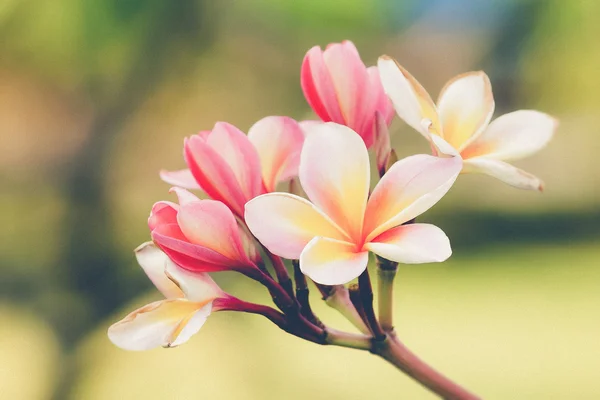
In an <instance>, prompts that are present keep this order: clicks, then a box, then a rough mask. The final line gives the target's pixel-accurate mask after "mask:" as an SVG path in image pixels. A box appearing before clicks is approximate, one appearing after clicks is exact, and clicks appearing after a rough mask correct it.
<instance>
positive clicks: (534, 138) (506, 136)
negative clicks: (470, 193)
mask: <svg viewBox="0 0 600 400" xmlns="http://www.w3.org/2000/svg"><path fill="white" fill-rule="evenodd" d="M557 126H558V121H557V120H556V119H555V118H553V117H551V116H549V115H548V114H544V113H541V112H539V111H533V110H519V111H514V112H511V113H508V114H505V115H503V116H501V117H499V118H497V119H495V120H494V121H492V123H491V124H490V126H489V127H488V128H487V129H486V130H485V132H484V133H483V134H482V135H481V136H480V137H479V138H478V139H477V140H476V141H474V142H473V143H472V144H471V145H469V146H467V148H465V149H464V151H463V157H464V158H465V159H467V158H474V157H479V156H485V157H486V158H493V159H496V160H514V159H517V158H523V157H526V156H529V155H531V154H533V153H535V152H537V151H538V150H540V149H541V148H542V147H544V146H545V145H546V144H547V143H548V142H549V141H550V139H551V138H552V135H553V134H554V131H555V130H556V128H557Z"/></svg>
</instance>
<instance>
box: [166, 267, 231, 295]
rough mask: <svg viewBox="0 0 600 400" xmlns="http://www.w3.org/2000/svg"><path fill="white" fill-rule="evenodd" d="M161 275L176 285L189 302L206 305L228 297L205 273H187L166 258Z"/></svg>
mask: <svg viewBox="0 0 600 400" xmlns="http://www.w3.org/2000/svg"><path fill="white" fill-rule="evenodd" d="M163 275H165V276H166V277H167V279H169V280H170V281H171V283H172V284H174V285H176V286H177V287H178V288H179V290H180V291H181V292H183V294H184V295H185V298H186V299H187V300H189V301H193V302H200V303H203V302H204V303H206V302H207V301H212V300H214V299H216V298H220V297H227V296H228V295H227V294H225V292H223V291H222V290H221V288H220V287H219V286H218V285H217V284H216V283H215V281H213V279H212V278H211V277H210V275H208V274H207V273H204V272H190V271H187V270H185V269H183V268H180V267H179V266H178V265H177V264H175V263H174V262H173V261H171V260H169V259H168V258H167V262H166V267H165V269H164V271H163Z"/></svg>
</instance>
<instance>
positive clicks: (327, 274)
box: [300, 237, 369, 285]
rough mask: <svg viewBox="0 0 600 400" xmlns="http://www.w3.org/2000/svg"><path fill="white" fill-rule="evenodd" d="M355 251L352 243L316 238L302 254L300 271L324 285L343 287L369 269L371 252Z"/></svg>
mask: <svg viewBox="0 0 600 400" xmlns="http://www.w3.org/2000/svg"><path fill="white" fill-rule="evenodd" d="M354 250H355V246H354V245H353V244H351V243H348V242H343V241H340V240H335V239H329V238H322V237H316V238H314V239H313V240H311V241H310V242H309V243H308V244H307V245H306V247H305V248H304V251H302V254H300V269H301V270H302V272H303V273H304V274H306V275H308V277H310V279H312V280H313V281H315V282H317V283H320V284H322V285H343V284H345V283H348V282H350V281H351V280H352V279H354V278H357V277H358V276H359V275H360V274H361V273H362V272H363V271H364V270H365V268H367V263H368V261H369V252H367V251H362V252H355V251H354Z"/></svg>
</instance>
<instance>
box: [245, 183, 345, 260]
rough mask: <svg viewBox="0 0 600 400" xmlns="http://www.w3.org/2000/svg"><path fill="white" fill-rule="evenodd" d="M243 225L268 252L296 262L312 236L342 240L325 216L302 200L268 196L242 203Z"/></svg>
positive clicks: (272, 194)
mask: <svg viewBox="0 0 600 400" xmlns="http://www.w3.org/2000/svg"><path fill="white" fill-rule="evenodd" d="M245 219H246V223H247V224H248V227H249V228H250V231H251V232H252V233H253V234H254V236H256V238H257V239H258V240H259V241H260V242H261V243H262V244H263V245H264V246H265V247H266V248H267V249H269V251H271V252H272V253H274V254H276V255H278V256H281V257H284V258H288V259H298V258H299V257H300V253H301V252H302V250H303V249H304V247H305V246H306V245H307V244H308V242H309V241H310V240H311V239H313V238H314V237H315V236H326V237H331V238H336V239H345V238H346V236H345V235H344V234H343V233H342V231H341V229H340V228H338V227H336V225H335V223H334V222H333V221H331V219H330V218H329V217H327V216H326V215H325V214H323V213H322V212H321V211H319V210H318V209H317V208H316V207H315V206H314V205H312V204H311V203H310V202H308V201H306V200H305V199H303V198H302V197H299V196H296V195H292V194H287V193H269V194H265V195H262V196H258V197H256V198H254V199H252V200H250V201H249V202H248V203H246V214H245Z"/></svg>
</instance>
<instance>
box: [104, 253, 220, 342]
mask: <svg viewBox="0 0 600 400" xmlns="http://www.w3.org/2000/svg"><path fill="white" fill-rule="evenodd" d="M135 254H136V257H137V260H138V263H139V264H140V266H141V267H142V268H143V270H144V272H146V275H148V278H150V280H151V281H152V283H154V286H156V288H157V289H158V290H159V291H160V292H161V293H162V294H163V295H164V296H165V299H164V300H160V301H155V302H153V303H150V304H147V305H145V306H143V307H141V308H139V309H137V310H135V311H133V312H132V313H130V314H129V315H127V316H126V317H125V318H123V319H122V320H121V321H119V322H117V323H115V324H114V325H112V326H111V327H110V328H109V329H108V337H109V339H110V340H111V341H112V342H113V343H114V344H115V345H117V346H119V347H121V348H123V349H125V350H149V349H152V348H155V347H159V346H162V347H175V346H178V345H180V344H182V343H185V342H186V341H187V340H188V339H189V338H190V337H191V336H192V335H193V334H195V333H196V332H198V331H199V330H200V328H201V327H202V325H204V322H205V321H206V319H207V318H208V316H209V315H210V313H211V311H218V310H219V309H220V308H221V307H222V306H226V304H227V303H228V301H229V299H232V297H231V296H229V295H228V294H227V293H225V292H223V291H222V290H221V289H220V288H219V287H218V286H217V284H216V283H215V282H214V281H213V280H212V279H211V278H210V276H208V274H205V273H191V272H187V271H185V270H183V269H181V268H179V267H178V266H177V265H175V264H174V263H173V262H172V261H171V260H169V258H168V257H167V256H166V254H165V253H163V252H162V251H161V250H160V249H159V248H158V247H156V246H155V245H154V244H153V243H151V242H148V243H144V244H142V245H141V246H140V247H138V248H137V249H136V250H135Z"/></svg>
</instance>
